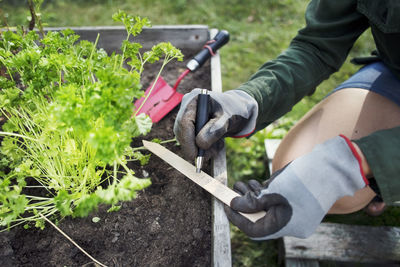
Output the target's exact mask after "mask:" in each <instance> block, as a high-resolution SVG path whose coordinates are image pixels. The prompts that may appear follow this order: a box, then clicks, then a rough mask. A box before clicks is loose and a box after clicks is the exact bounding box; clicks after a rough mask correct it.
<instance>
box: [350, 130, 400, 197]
mask: <svg viewBox="0 0 400 267" xmlns="http://www.w3.org/2000/svg"><path fill="white" fill-rule="evenodd" d="M353 141H354V142H355V143H356V144H357V145H358V146H359V148H360V149H361V151H362V152H363V154H364V156H365V158H366V159H367V162H368V164H369V166H370V168H371V171H372V173H373V175H374V178H375V180H376V182H377V184H378V187H379V191H380V193H381V195H382V198H383V199H384V200H385V202H386V203H387V204H392V203H394V202H396V201H400V179H399V174H400V164H399V162H400V153H399V148H400V127H395V128H392V129H386V130H381V131H377V132H374V133H372V134H370V135H368V136H365V137H362V138H360V139H358V140H353Z"/></svg>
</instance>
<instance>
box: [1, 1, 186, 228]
mask: <svg viewBox="0 0 400 267" xmlns="http://www.w3.org/2000/svg"><path fill="white" fill-rule="evenodd" d="M34 4H35V6H34V7H35V9H36V10H37V9H38V8H39V7H38V6H37V5H38V4H40V1H34ZM113 18H114V20H116V21H120V22H122V23H123V24H124V25H125V28H126V31H127V35H128V36H127V39H126V40H125V41H124V42H123V43H122V46H121V50H122V51H123V52H122V54H115V53H113V54H112V55H110V56H109V55H107V53H106V52H105V51H104V50H102V49H98V48H97V41H96V42H95V43H91V42H88V41H79V36H78V35H76V34H75V33H74V32H73V31H72V30H70V29H67V30H63V31H61V32H47V33H43V34H42V36H41V37H39V35H38V34H36V33H35V32H28V33H26V32H24V31H23V30H22V29H21V28H20V29H19V30H18V31H16V32H11V31H5V32H1V33H0V70H1V72H0V74H1V73H4V75H0V88H2V89H1V90H0V116H2V117H4V118H6V119H7V121H6V123H5V124H4V125H3V126H2V130H1V131H0V138H2V140H1V139H0V141H1V146H0V226H3V227H11V226H14V225H18V224H24V225H25V227H28V226H29V224H27V223H29V222H33V223H34V224H35V226H36V227H39V228H43V227H44V221H43V219H42V217H41V216H45V217H50V218H51V217H52V216H53V215H57V214H60V215H61V216H87V215H88V214H89V213H90V212H91V211H92V210H93V209H96V208H97V206H98V205H99V204H101V203H105V204H109V205H111V208H110V210H117V209H119V208H120V206H119V205H118V203H119V202H120V201H129V200H131V199H133V198H135V197H136V195H137V193H136V192H137V191H139V190H142V189H143V188H145V187H147V186H149V185H150V180H149V179H139V178H137V177H135V173H134V171H133V170H130V169H129V168H128V167H127V165H126V162H127V161H128V160H132V159H134V160H139V161H140V163H141V164H146V163H147V162H148V160H149V157H150V156H148V155H144V154H142V153H140V152H139V151H138V150H137V149H134V148H131V147H130V144H131V142H132V139H133V138H136V137H139V136H142V135H145V134H147V133H148V132H149V131H150V129H151V126H152V123H151V119H150V118H149V117H147V116H146V115H144V114H138V110H136V112H133V110H134V106H133V104H132V103H133V101H134V100H135V99H137V98H140V97H141V96H143V91H142V90H141V84H140V78H141V74H142V72H143V66H144V65H145V64H146V63H153V62H155V61H158V60H160V59H162V60H163V63H162V66H161V68H160V72H161V71H162V69H163V68H164V66H165V64H167V63H168V62H170V61H171V60H172V59H177V60H182V57H183V55H182V53H181V52H180V51H179V50H178V49H176V48H175V47H173V46H172V45H171V44H170V43H160V44H157V45H155V46H154V47H153V48H152V49H151V50H150V51H147V52H144V53H142V52H141V50H140V48H142V46H141V45H140V44H139V43H134V42H130V41H129V37H130V36H137V35H138V34H139V33H140V32H141V31H142V28H143V27H145V26H146V27H148V26H150V22H149V21H148V19H147V18H143V19H142V18H140V17H137V16H130V15H127V14H126V13H125V12H123V11H119V12H118V13H116V14H115V15H114V16H113ZM39 19H40V17H38V16H37V17H36V20H39ZM124 62H128V64H129V65H130V69H126V68H124V67H123V66H124V64H123V63H124ZM160 72H159V73H158V75H157V77H158V76H159V75H160ZM139 109H140V108H139ZM132 113H133V114H132ZM32 181H33V182H32ZM28 192H29V193H28Z"/></svg>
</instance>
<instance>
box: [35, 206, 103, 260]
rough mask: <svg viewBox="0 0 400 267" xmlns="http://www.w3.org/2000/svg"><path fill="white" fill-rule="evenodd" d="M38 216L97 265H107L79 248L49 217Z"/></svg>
mask: <svg viewBox="0 0 400 267" xmlns="http://www.w3.org/2000/svg"><path fill="white" fill-rule="evenodd" d="M39 215H40V217H42V219H44V220H45V221H46V222H48V223H49V224H50V225H51V226H53V227H54V228H55V229H56V230H57V231H58V232H60V233H61V234H62V235H63V236H64V237H65V238H66V239H68V240H69V241H70V242H71V243H72V244H73V245H74V246H76V247H77V248H78V249H79V250H80V251H82V252H83V253H84V254H85V255H86V256H88V257H89V258H90V259H91V260H92V261H94V262H95V263H97V264H98V265H100V266H102V267H107V265H104V264H103V263H101V262H99V261H98V260H96V259H95V258H93V257H92V256H91V255H90V254H89V253H87V252H86V251H85V250H84V249H83V248H81V247H80V246H79V245H78V244H77V243H76V242H75V241H74V240H72V238H70V237H69V236H68V235H67V234H66V233H64V232H63V231H62V230H61V229H60V228H59V227H58V226H57V225H55V224H54V223H53V222H51V221H50V220H49V219H47V218H46V217H45V216H43V215H42V214H40V213H39Z"/></svg>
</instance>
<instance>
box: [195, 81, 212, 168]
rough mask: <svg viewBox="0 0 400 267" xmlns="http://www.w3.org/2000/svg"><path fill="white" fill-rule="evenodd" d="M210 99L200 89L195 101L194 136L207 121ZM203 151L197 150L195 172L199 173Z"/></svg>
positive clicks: (204, 91)
mask: <svg viewBox="0 0 400 267" xmlns="http://www.w3.org/2000/svg"><path fill="white" fill-rule="evenodd" d="M209 99H210V95H209V94H208V90H207V89H201V92H200V94H199V96H198V99H197V112H196V124H195V134H196V136H197V134H198V133H199V132H200V130H201V128H203V126H204V125H205V124H206V123H207V121H208V116H209V114H208V102H209ZM204 152H205V151H204V150H203V149H201V148H199V149H198V152H197V157H196V172H197V173H200V172H201V167H202V166H203V159H204Z"/></svg>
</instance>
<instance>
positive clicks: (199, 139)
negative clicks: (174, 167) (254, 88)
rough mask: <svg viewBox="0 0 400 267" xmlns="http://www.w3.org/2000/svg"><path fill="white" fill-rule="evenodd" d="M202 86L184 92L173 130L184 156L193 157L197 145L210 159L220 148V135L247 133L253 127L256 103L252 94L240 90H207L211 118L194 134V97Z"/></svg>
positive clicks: (248, 133)
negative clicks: (218, 91) (219, 91)
mask: <svg viewBox="0 0 400 267" xmlns="http://www.w3.org/2000/svg"><path fill="white" fill-rule="evenodd" d="M200 91H201V89H194V90H192V91H191V92H190V93H188V94H185V95H184V96H183V99H182V103H181V107H180V109H179V112H178V115H177V117H176V120H175V125H174V133H175V136H176V139H177V140H178V141H179V143H180V144H181V145H182V149H183V153H184V155H185V157H186V158H189V159H194V158H195V157H196V155H197V148H198V147H200V148H202V149H204V150H206V154H205V157H206V158H210V157H211V156H213V155H215V153H216V152H218V151H219V150H220V149H221V148H222V147H223V141H222V138H224V137H227V136H232V137H243V136H248V135H250V134H251V133H252V132H253V131H254V129H255V126H256V120H257V115H258V104H257V102H256V101H255V100H254V98H253V97H251V96H250V95H248V94H247V93H245V92H243V91H239V90H231V91H227V92H224V93H216V92H213V91H209V94H210V99H211V101H210V102H211V104H210V107H209V110H210V120H209V121H208V123H206V124H205V125H204V127H203V128H202V129H201V131H200V132H199V134H198V135H197V136H195V120H196V109H197V98H198V97H197V96H198V95H199V93H200Z"/></svg>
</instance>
